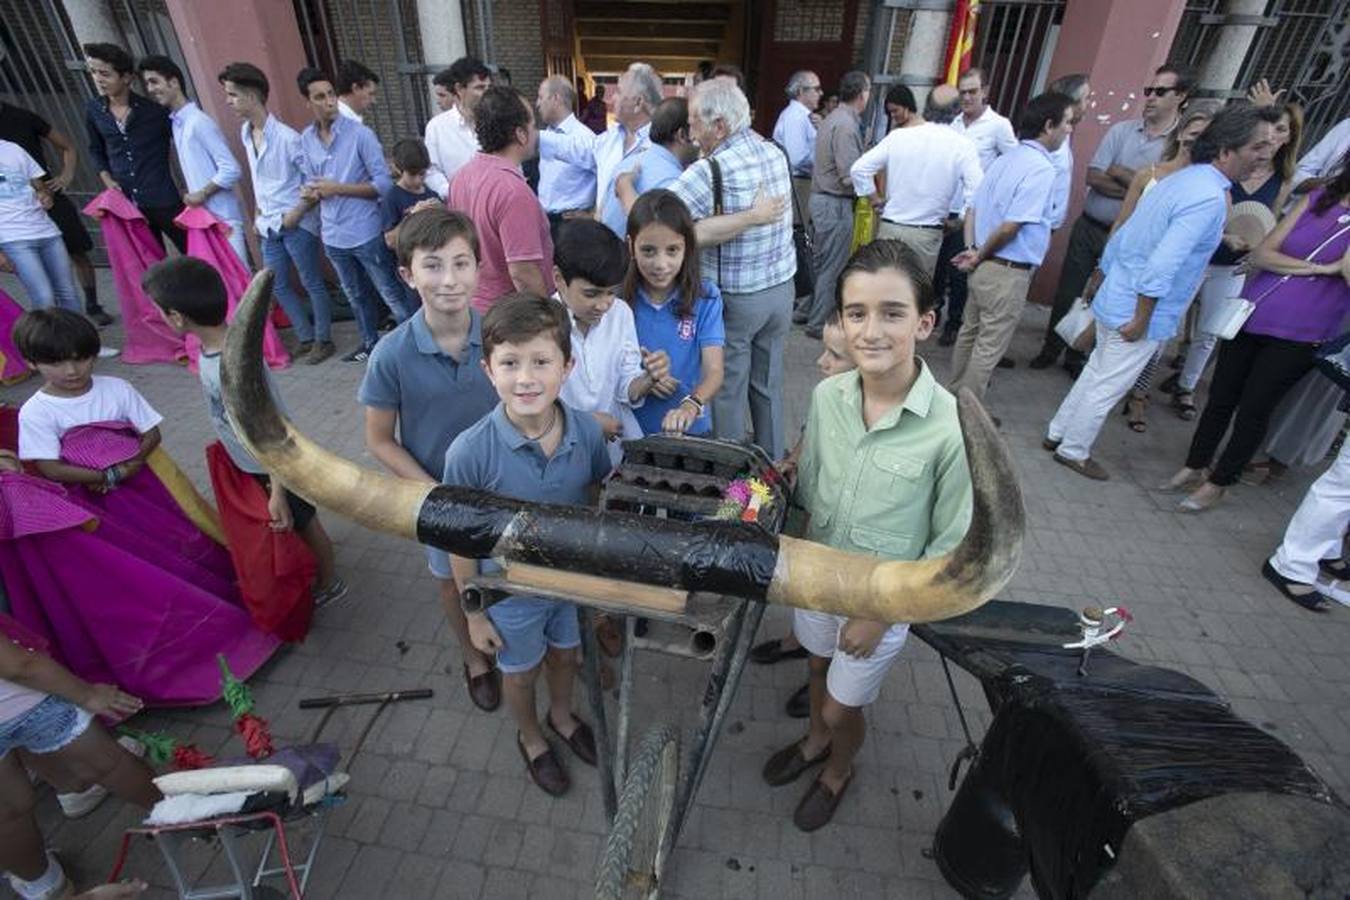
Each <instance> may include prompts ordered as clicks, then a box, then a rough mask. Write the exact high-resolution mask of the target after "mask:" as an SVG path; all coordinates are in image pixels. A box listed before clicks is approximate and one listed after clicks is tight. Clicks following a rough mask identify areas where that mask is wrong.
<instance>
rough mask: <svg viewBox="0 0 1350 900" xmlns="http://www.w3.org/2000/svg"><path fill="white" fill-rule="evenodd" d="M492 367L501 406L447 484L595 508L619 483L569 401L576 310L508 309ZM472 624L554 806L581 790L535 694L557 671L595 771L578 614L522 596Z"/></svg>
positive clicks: (581, 753) (498, 307) (571, 729)
mask: <svg viewBox="0 0 1350 900" xmlns="http://www.w3.org/2000/svg"><path fill="white" fill-rule="evenodd" d="M483 357H484V359H485V360H486V362H485V364H484V367H485V368H486V370H487V375H488V378H489V379H491V381H492V386H493V387H494V388H496V390H497V396H498V397H500V398H501V403H499V404H498V405H497V408H496V409H494V410H493V411H492V412H491V413H490V414H489V415H488V416H486V417H485V418H483V419H482V420H481V421H479V422H478V424H476V425H474V426H473V427H471V428H469V429H468V430H466V431H465V432H463V433H462V434H460V436H459V437H457V438H455V440H454V443H452V444H451V445H450V449H449V450H448V451H446V454H445V476H444V478H443V479H442V480H443V481H444V482H445V483H446V484H451V485H459V486H462V487H472V488H480V489H483V490H488V491H492V492H493V493H497V494H503V495H505V496H508V497H515V498H518V499H521V500H525V501H529V502H535V503H574V504H577V505H586V504H590V503H592V502H593V501H594V497H595V492H594V488H595V487H596V486H597V485H598V484H599V482H600V481H601V479H603V478H604V477H605V476H606V475H608V474H609V471H610V461H609V453H608V451H606V449H605V437H604V434H603V433H602V432H601V430H600V425H599V424H598V423H597V422H596V420H595V419H594V418H593V417H591V416H590V415H589V414H587V413H583V412H578V411H577V410H575V409H573V408H571V407H570V406H567V405H566V404H564V403H562V402H560V401H559V400H558V394H559V392H560V391H561V390H562V384H563V380H564V379H565V378H566V377H567V375H568V373H569V372H570V371H571V369H572V349H571V324H570V322H569V321H568V317H567V311H566V310H565V309H564V307H563V306H562V305H561V304H559V303H558V302H557V301H555V300H546V299H545V298H543V297H538V296H534V295H532V294H510V295H508V296H506V297H503V298H501V299H500V300H498V301H497V302H496V303H494V304H493V306H492V308H491V309H489V310H488V311H487V313H486V314H485V315H484V316H483ZM450 563H451V565H452V566H453V568H454V572H455V578H456V580H457V581H459V582H460V583H461V584H462V583H464V582H465V580H466V579H470V578H472V577H474V576H475V575H477V574H478V573H479V572H480V571H483V572H487V571H493V570H494V568H495V567H494V564H493V563H492V562H491V561H490V560H482V561H479V560H474V559H464V558H461V557H458V556H451V557H450ZM468 619H469V634H470V636H471V637H472V639H473V644H474V646H475V647H477V648H478V649H479V650H480V651H482V652H483V653H495V654H496V655H497V666H498V667H499V668H500V669H501V670H502V672H503V674H504V675H505V678H503V684H502V693H503V694H504V695H505V697H506V705H507V706H508V707H509V708H510V710H511V715H512V716H513V717H514V718H515V720H516V726H517V728H518V729H519V731H518V733H517V734H516V744H517V746H518V747H519V748H520V755H521V756H522V757H523V758H524V760H525V767H526V770H527V771H528V772H529V775H530V778H531V779H532V780H533V781H534V783H535V784H537V785H539V787H541V788H542V789H543V790H545V791H546V792H548V793H550V794H553V795H554V796H557V795H559V794H562V793H564V792H566V791H567V789H568V787H569V786H570V784H571V782H570V779H569V778H568V776H567V771H566V770H565V769H564V768H563V766H562V762H561V761H560V760H559V759H558V757H557V755H556V754H554V752H553V749H552V748H551V747H550V746H549V743H548V740H547V739H546V738H545V737H544V733H543V730H542V729H541V728H540V727H539V716H538V713H537V711H536V707H535V698H534V684H535V681H536V680H537V679H538V676H539V670H540V669H541V668H544V665H545V663H547V675H546V678H547V681H548V695H549V708H548V713H547V714H546V716H545V719H546V721H547V722H548V726H549V730H551V731H552V732H553V733H554V734H556V735H557V736H558V737H559V738H561V739H562V740H563V741H564V742H565V743H566V744H567V745H568V746H569V747H570V748H571V749H572V752H573V753H575V754H576V755H577V757H578V758H580V759H581V761H582V762H584V763H586V764H588V765H592V766H593V765H595V736H594V734H593V733H592V732H591V729H590V727H589V726H588V725H587V724H586V723H585V722H583V721H581V720H580V719H579V718H577V717H576V715H574V714H573V712H572V686H573V683H574V682H575V680H576V671H577V648H578V647H579V646H580V645H581V631H580V627H579V624H578V622H577V610H576V607H575V606H573V605H572V604H571V603H566V602H562V601H557V600H545V599H543V598H541V597H522V596H511V597H507V598H506V599H505V600H501V601H499V602H498V603H496V604H495V605H493V606H491V607H489V608H488V610H487V612H485V613H474V614H472V615H470V616H469V617H468Z"/></svg>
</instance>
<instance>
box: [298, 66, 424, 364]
mask: <svg viewBox="0 0 1350 900" xmlns="http://www.w3.org/2000/svg"><path fill="white" fill-rule="evenodd" d="M296 80H297V84H298V85H299V87H300V93H301V94H303V95H304V97H305V99H306V100H308V101H309V107H310V110H311V112H313V114H314V124H312V125H310V126H309V127H308V128H306V129H305V130H304V133H302V134H301V135H300V148H301V150H302V151H303V156H304V158H303V160H302V163H301V164H302V166H303V167H304V169H305V177H306V179H307V181H306V183H305V185H304V186H303V187H301V188H300V199H302V200H304V201H305V202H306V203H307V204H308V205H309V206H311V207H312V206H315V205H317V206H318V207H319V220H320V223H321V225H322V229H323V245H324V250H325V251H326V252H327V254H328V259H329V261H330V262H332V264H333V268H334V269H336V270H337V275H338V280H339V281H340V282H342V291H343V293H345V294H346V295H347V298H348V300H350V301H351V304H352V312H353V313H354V314H355V315H356V325H357V328H358V329H360V331H361V344H360V346H358V347H357V348H356V349H355V350H353V351H352V352H350V353H348V354H347V355H346V356H344V357H343V361H344V362H365V361H366V360H367V359H369V358H370V351H371V349H373V348H374V346H375V342H376V341H377V340H378V339H379V325H380V319H381V311H380V309H379V306H378V301H377V300H376V292H377V291H378V292H379V294H378V295H379V297H380V298H381V299H383V300H384V303H385V305H386V306H388V307H389V311H390V312H391V313H393V316H394V318H395V319H396V320H397V321H399V322H402V321H403V320H404V319H406V318H408V316H410V315H412V314H413V313H414V312H415V311H416V310H415V309H413V308H411V304H410V303H409V301H408V298H407V294H406V293H405V292H404V290H403V284H402V283H401V282H400V281H399V280H398V276H397V275H395V274H394V258H393V256H392V255H391V254H390V252H389V248H388V247H387V246H385V243H384V228H383V224H384V220H383V216H382V215H381V213H380V204H379V199H380V197H382V196H384V195H385V194H387V193H388V192H389V189H390V188H391V187H393V182H392V181H391V180H390V178H389V167H388V166H387V165H386V164H385V161H384V151H383V150H381V149H380V141H379V139H378V138H376V137H375V132H373V131H371V130H370V129H369V128H367V127H366V126H365V125H362V124H361V123H360V122H357V121H355V120H353V119H349V118H347V117H345V116H340V115H339V114H338V106H337V93H336V91H334V90H333V81H332V79H331V78H330V77H329V76H328V75H325V74H324V73H323V72H320V71H319V70H318V69H302V70H301V71H300V74H299V76H297V79H296Z"/></svg>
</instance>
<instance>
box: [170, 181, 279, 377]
mask: <svg viewBox="0 0 1350 900" xmlns="http://www.w3.org/2000/svg"><path fill="white" fill-rule="evenodd" d="M173 221H174V224H176V225H178V227H180V228H182V229H183V230H184V231H186V232H187V247H188V256H195V257H196V258H197V259H200V260H205V261H206V262H208V263H210V264H211V265H212V267H214V268H215V270H216V271H217V272H219V273H220V277H221V278H222V279H223V280H224V281H225V296H226V297H227V299H228V303H229V310H228V312H227V313H226V314H225V315H226V318H227V319H233V318H234V310H235V307H237V306H238V305H239V298H240V297H242V296H244V291H246V290H248V283H249V281H250V280H251V279H252V276H250V275H249V273H248V270H247V269H245V268H244V264H243V263H241V262H240V261H239V257H238V256H237V255H236V254H235V252H234V248H233V247H231V246H230V237H229V235H230V226H229V225H228V224H226V223H225V222H223V221H221V220H220V219H218V218H216V216H215V215H214V214H213V213H212V212H211V211H210V210H209V209H207V208H206V207H204V206H187V207H184V208H183V211H182V212H181V213H179V214H178V216H177V217H176V218H175V219H174V220H173ZM186 343H187V352H188V359H190V360H191V363H190V365H191V367H192V371H194V372H195V371H197V357H198V356H200V355H201V352H202V345H201V342H200V341H198V340H197V338H196V337H194V336H193V335H188V336H187V341H186ZM263 359H265V360H266V361H267V364H268V365H269V366H271V367H272V368H273V369H284V368H286V367H287V366H289V365H290V364H291V355H290V354H289V353H287V352H286V347H285V345H284V344H282V343H281V337H280V336H279V335H278V334H277V330H276V327H275V326H274V325H273V324H272V322H271V321H268V323H267V332H266V333H265V334H264V336H263Z"/></svg>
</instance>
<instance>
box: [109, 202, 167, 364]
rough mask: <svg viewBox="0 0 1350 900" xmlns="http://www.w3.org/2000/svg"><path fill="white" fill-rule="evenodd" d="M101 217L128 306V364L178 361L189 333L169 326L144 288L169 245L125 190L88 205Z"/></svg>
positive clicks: (120, 299) (120, 300)
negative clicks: (143, 280)
mask: <svg viewBox="0 0 1350 900" xmlns="http://www.w3.org/2000/svg"><path fill="white" fill-rule="evenodd" d="M84 214H85V215H87V216H93V217H94V218H95V219H98V224H99V229H100V230H101V231H102V232H103V243H104V244H105V245H106V246H107V248H108V261H109V262H111V263H112V270H113V281H114V283H115V284H116V285H117V305H118V306H119V307H121V309H122V329H123V331H124V332H125V338H124V340H123V344H122V362H128V363H160V362H177V361H178V360H180V359H183V358H185V357H186V356H187V351H186V349H185V348H184V346H183V336H182V335H180V334H178V333H177V332H175V331H174V330H173V329H172V328H170V327H169V325H168V323H167V322H165V321H164V319H163V318H162V317H161V316H160V314H159V308H158V307H156V306H155V304H154V302H153V301H152V300H151V299H150V298H149V297H147V296H146V295H145V292H144V291H142V290H141V276H142V275H144V274H145V270H146V269H148V268H150V267H151V266H153V265H154V264H155V263H157V262H159V261H160V260H162V259H163V258H164V246H163V245H162V244H161V243H160V242H159V241H158V240H156V239H155V236H154V235H153V234H151V233H150V226H149V225H147V224H146V221H145V216H144V215H142V214H141V211H140V210H139V209H137V208H136V205H135V204H134V203H132V202H131V201H130V200H128V199H127V197H126V195H125V194H123V193H122V192H121V191H114V190H106V191H104V192H103V193H101V194H99V195H98V196H97V197H95V198H94V199H93V200H91V201H89V205H88V206H86V207H85V208H84Z"/></svg>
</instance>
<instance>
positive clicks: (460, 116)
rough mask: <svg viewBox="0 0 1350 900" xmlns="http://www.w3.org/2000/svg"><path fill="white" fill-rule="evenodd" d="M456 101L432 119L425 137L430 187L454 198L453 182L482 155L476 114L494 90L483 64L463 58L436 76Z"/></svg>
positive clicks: (480, 61) (488, 73) (490, 73)
mask: <svg viewBox="0 0 1350 900" xmlns="http://www.w3.org/2000/svg"><path fill="white" fill-rule="evenodd" d="M436 83H437V84H438V85H442V86H444V87H445V88H446V89H447V90H448V91H449V93H450V95H451V97H452V105H450V106H449V107H446V108H445V111H444V112H442V113H439V114H437V115H435V116H432V117H431V121H430V122H427V128H426V132H425V134H424V137H425V138H426V142H427V152H428V153H429V154H430V155H431V170H430V171H429V172H428V173H427V185H428V186H429V187H430V188H431V189H432V190H433V191H435V192H436V193H438V194H440V195H441V196H442V197H448V196H449V195H450V179H451V178H454V177H455V173H456V172H458V171H459V170H460V167H461V166H463V165H464V164H465V163H466V162H468V161H469V159H470V158H471V157H472V156H473V155H474V154H475V153H477V152H478V136H477V135H476V134H475V133H474V128H473V123H474V110H475V109H476V108H477V106H478V101H479V100H480V99H481V98H482V96H483V92H484V91H486V90H487V89H488V88H489V87H491V86H492V70H491V69H489V68H488V67H487V66H485V65H484V64H483V61H482V60H480V59H477V58H475V57H472V56H463V57H460V58H459V59H457V60H455V61H454V62H453V63H451V64H450V68H448V69H445V70H443V71H442V72H441V73H440V74H438V75H437V76H436Z"/></svg>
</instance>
